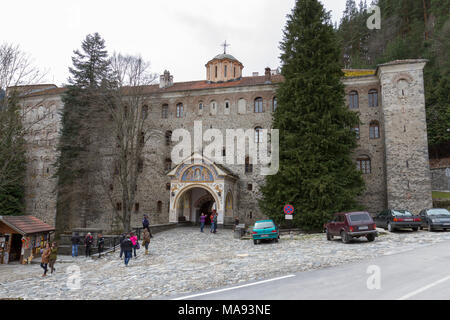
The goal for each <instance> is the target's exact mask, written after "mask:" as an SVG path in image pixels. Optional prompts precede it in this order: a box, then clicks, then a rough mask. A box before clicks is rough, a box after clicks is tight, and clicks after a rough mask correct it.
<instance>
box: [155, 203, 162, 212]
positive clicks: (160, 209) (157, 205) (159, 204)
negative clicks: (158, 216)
mask: <svg viewBox="0 0 450 320" xmlns="http://www.w3.org/2000/svg"><path fill="white" fill-rule="evenodd" d="M156 212H158V213H161V212H162V201H158V203H157V204H156Z"/></svg>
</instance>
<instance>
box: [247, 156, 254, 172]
mask: <svg viewBox="0 0 450 320" xmlns="http://www.w3.org/2000/svg"><path fill="white" fill-rule="evenodd" d="M252 172H253V164H251V163H250V158H249V157H247V158H245V173H252Z"/></svg>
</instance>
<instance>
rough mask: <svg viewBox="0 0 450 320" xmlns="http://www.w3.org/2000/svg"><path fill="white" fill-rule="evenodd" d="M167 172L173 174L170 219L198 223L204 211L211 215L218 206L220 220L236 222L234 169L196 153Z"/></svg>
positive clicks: (230, 222)
mask: <svg viewBox="0 0 450 320" xmlns="http://www.w3.org/2000/svg"><path fill="white" fill-rule="evenodd" d="M168 176H170V177H171V186H170V214H169V215H170V216H169V220H170V222H179V221H190V222H194V223H196V222H198V221H199V216H200V214H201V213H202V212H204V213H205V214H207V215H208V214H209V213H210V212H211V211H212V209H216V210H217V213H218V214H219V216H218V224H222V225H223V224H232V223H233V216H234V208H233V207H232V204H233V203H236V201H235V197H236V192H237V190H236V188H237V186H236V181H237V180H238V178H237V176H236V175H234V174H233V173H232V172H231V171H229V170H228V169H226V168H224V167H223V166H220V165H217V164H215V163H213V162H212V161H210V160H209V159H207V158H205V157H203V156H202V155H200V154H198V153H194V154H193V155H192V156H190V157H189V158H187V159H186V160H184V161H183V162H181V163H180V164H179V165H178V166H176V167H175V168H174V169H173V170H172V171H170V172H169V173H168ZM230 198H231V200H230ZM227 199H228V202H227ZM230 203H231V206H230Z"/></svg>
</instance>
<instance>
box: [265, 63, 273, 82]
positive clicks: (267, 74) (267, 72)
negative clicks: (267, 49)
mask: <svg viewBox="0 0 450 320" xmlns="http://www.w3.org/2000/svg"><path fill="white" fill-rule="evenodd" d="M264 75H265V83H272V73H271V70H270V68H269V67H267V68H266V69H265V71H264Z"/></svg>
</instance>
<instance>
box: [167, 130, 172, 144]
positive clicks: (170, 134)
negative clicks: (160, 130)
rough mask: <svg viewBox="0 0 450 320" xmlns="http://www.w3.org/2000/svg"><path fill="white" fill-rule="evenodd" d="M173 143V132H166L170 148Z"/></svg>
mask: <svg viewBox="0 0 450 320" xmlns="http://www.w3.org/2000/svg"><path fill="white" fill-rule="evenodd" d="M171 142H172V131H166V146H170V143H171Z"/></svg>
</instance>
